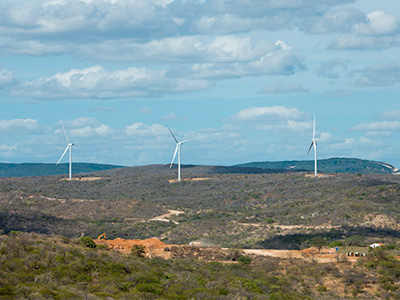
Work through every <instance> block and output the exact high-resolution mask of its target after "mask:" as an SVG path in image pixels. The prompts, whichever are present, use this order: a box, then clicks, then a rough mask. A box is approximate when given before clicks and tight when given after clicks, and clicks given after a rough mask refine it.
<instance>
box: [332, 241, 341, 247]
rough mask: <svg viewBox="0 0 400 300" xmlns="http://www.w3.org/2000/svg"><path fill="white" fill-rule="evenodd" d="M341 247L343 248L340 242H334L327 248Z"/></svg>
mask: <svg viewBox="0 0 400 300" xmlns="http://www.w3.org/2000/svg"><path fill="white" fill-rule="evenodd" d="M341 246H343V242H342V241H334V242H332V243H330V244H329V248H336V247H341Z"/></svg>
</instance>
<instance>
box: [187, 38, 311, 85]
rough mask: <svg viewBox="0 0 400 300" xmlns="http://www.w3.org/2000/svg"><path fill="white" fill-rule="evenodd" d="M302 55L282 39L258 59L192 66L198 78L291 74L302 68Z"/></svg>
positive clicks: (303, 66) (303, 67)
mask: <svg viewBox="0 0 400 300" xmlns="http://www.w3.org/2000/svg"><path fill="white" fill-rule="evenodd" d="M303 60H304V58H303V56H302V55H301V54H300V53H299V52H298V51H296V50H294V49H292V47H290V46H288V45H287V44H286V43H284V42H283V41H277V42H275V44H274V47H273V48H272V49H271V51H268V52H267V53H265V54H264V55H263V56H261V57H260V58H259V59H257V60H254V61H250V62H245V63H240V62H236V63H231V64H215V63H202V64H195V65H194V66H193V72H195V73H196V76H197V77H200V78H235V77H242V76H261V75H291V74H294V73H295V72H297V71H299V70H304V69H305V65H304V62H303Z"/></svg>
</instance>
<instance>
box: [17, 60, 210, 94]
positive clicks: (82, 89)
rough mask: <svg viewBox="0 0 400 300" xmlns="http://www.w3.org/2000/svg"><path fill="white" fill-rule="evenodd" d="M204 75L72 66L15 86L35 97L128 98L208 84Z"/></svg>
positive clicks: (183, 89) (191, 89) (18, 89)
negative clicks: (198, 77)
mask: <svg viewBox="0 0 400 300" xmlns="http://www.w3.org/2000/svg"><path fill="white" fill-rule="evenodd" d="M208 85H209V83H208V82H207V81H206V80H203V79H190V78H170V77H168V76H167V75H166V72H165V71H164V70H148V69H146V68H127V69H122V70H116V71H111V72H108V71H106V70H105V69H104V68H102V67H100V66H93V67H90V68H85V69H72V70H71V71H69V72H66V73H57V74H56V75H54V76H51V77H48V78H40V79H38V80H35V81H30V82H24V83H22V84H20V85H19V86H17V87H15V88H14V90H13V94H14V95H16V96H29V97H31V98H41V99H53V98H99V99H108V98H118V97H121V98H127V97H139V96H143V97H146V96H158V95H161V94H164V93H180V92H188V91H196V90H201V89H204V88H206V87H207V86H208Z"/></svg>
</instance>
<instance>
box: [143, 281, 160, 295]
mask: <svg viewBox="0 0 400 300" xmlns="http://www.w3.org/2000/svg"><path fill="white" fill-rule="evenodd" d="M136 290H138V291H140V292H144V293H151V294H156V295H162V293H163V290H164V289H163V288H162V287H161V286H160V285H158V284H155V283H138V284H137V285H136Z"/></svg>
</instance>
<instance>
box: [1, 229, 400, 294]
mask: <svg viewBox="0 0 400 300" xmlns="http://www.w3.org/2000/svg"><path fill="white" fill-rule="evenodd" d="M89 240H90V239H89ZM93 247H94V246H93V244H92V243H88V240H87V239H83V240H82V239H70V238H68V237H60V236H44V235H37V234H26V233H20V232H12V233H10V234H9V235H8V236H5V235H3V236H0V299H10V298H13V299H321V298H323V299H351V298H353V297H357V298H360V299H373V298H376V297H382V298H387V299H398V298H399V297H400V290H399V280H400V263H399V261H398V260H396V259H395V258H394V257H392V256H390V255H388V254H387V253H386V252H385V251H383V250H377V251H371V252H370V253H369V254H368V256H367V257H366V258H365V259H361V260H359V261H358V263H357V264H356V265H354V266H352V265H351V264H349V263H348V262H346V261H342V262H338V263H331V264H318V263H317V262H315V261H313V260H308V261H304V260H294V259H289V260H280V259H278V258H253V259H252V260H251V263H250V264H249V262H250V261H249V260H246V261H243V262H238V263H233V264H223V263H215V262H213V263H208V262H201V261H194V260H189V259H174V260H163V259H160V258H152V259H146V258H142V257H140V255H136V254H135V253H136V252H134V253H133V254H130V255H125V256H124V255H121V254H119V253H117V252H114V251H111V250H107V249H104V248H101V249H98V247H97V248H93Z"/></svg>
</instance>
